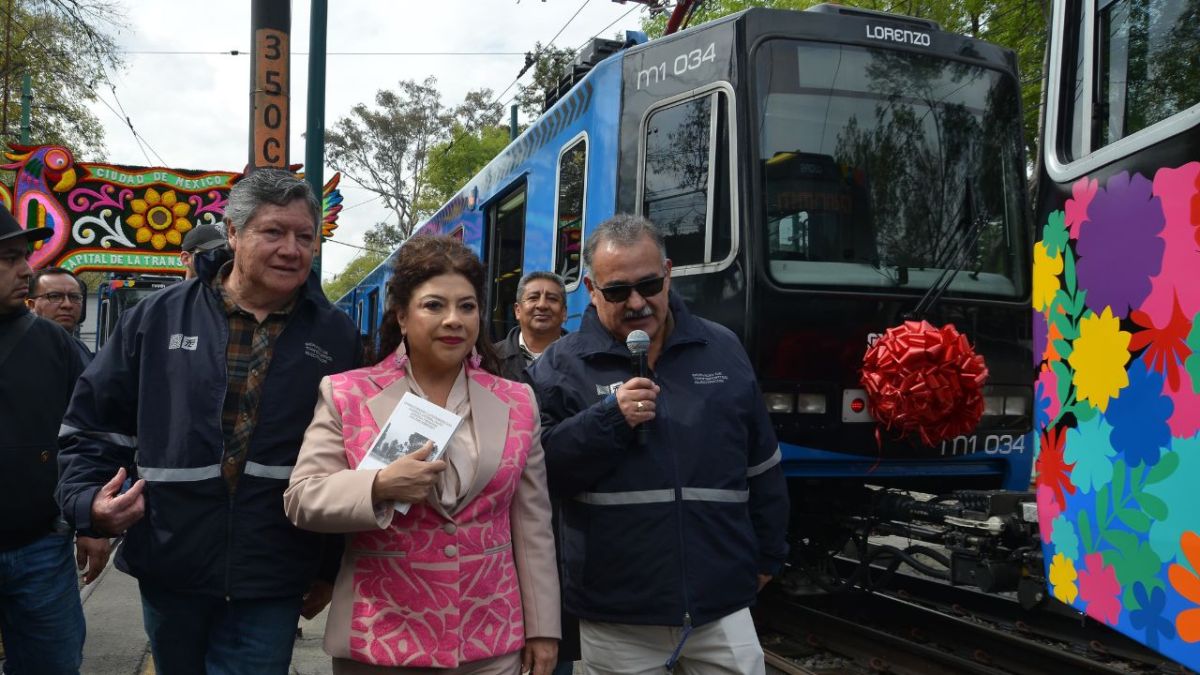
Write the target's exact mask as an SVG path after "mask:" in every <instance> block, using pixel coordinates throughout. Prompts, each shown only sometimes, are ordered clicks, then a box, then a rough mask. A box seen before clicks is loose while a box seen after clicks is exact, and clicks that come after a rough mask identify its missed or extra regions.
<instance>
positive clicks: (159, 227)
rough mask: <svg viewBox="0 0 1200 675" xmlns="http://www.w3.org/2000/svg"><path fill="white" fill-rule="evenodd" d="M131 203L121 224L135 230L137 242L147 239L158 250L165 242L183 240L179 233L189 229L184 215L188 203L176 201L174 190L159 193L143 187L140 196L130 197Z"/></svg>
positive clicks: (186, 211) (141, 242)
mask: <svg viewBox="0 0 1200 675" xmlns="http://www.w3.org/2000/svg"><path fill="white" fill-rule="evenodd" d="M131 206H132V208H133V215H131V216H129V217H128V218H126V219H125V224H126V225H128V226H130V227H132V228H134V229H135V230H137V235H136V239H137V243H139V244H144V243H146V242H150V245H151V246H153V247H154V248H155V250H158V251H161V250H163V248H165V247H166V245H167V244H171V245H173V246H178V245H179V244H180V243H182V242H183V233H184V232H187V231H188V230H190V229H192V223H191V221H189V220H188V219H187V214H188V210H189V209H190V208H191V207H190V206H188V204H187V202H181V201H179V198H178V197H176V196H175V191H174V190H167V191H166V192H163V193H161V194H160V193H159V192H158V190H155V189H154V188H146V193H145V194H144V195H142V198H141V199H135V200H133V203H132V205H131Z"/></svg>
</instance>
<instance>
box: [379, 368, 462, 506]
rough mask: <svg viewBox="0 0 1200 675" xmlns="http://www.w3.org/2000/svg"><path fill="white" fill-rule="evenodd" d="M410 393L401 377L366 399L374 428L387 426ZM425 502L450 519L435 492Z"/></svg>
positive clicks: (406, 380) (405, 378)
mask: <svg viewBox="0 0 1200 675" xmlns="http://www.w3.org/2000/svg"><path fill="white" fill-rule="evenodd" d="M372 381H374V380H372ZM376 384H378V383H376ZM410 391H412V389H410V388H409V386H408V378H407V377H401V378H399V379H398V380H396V381H395V382H393V383H391V384H389V385H388V386H386V387H384V388H383V389H382V390H380V392H379V393H378V394H375V395H374V396H372V397H371V398H369V399H367V409H368V410H370V411H371V417H374V418H375V426H377V427H379V429H380V430H382V429H383V425H385V424H387V421H388V418H389V417H391V416H392V411H394V410H395V409H396V406H398V405H400V399H402V398H404V395H405V394H407V393H408V392H410ZM425 502H426V503H427V504H429V506H430V507H432V508H433V509H434V510H435V511H437V512H438V513H440V514H442V516H443V517H445V518H446V519H449V518H450V514H448V513H446V509H444V508H443V507H442V503H441V502H439V501H438V498H437V492H436V491H431V492H430V493H429V496H428V497H427V498H426V499H425Z"/></svg>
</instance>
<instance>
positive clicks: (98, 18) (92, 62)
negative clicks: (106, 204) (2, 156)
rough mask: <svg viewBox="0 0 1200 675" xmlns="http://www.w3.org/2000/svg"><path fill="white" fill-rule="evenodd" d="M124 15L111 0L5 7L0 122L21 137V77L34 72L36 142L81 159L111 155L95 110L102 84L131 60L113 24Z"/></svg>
mask: <svg viewBox="0 0 1200 675" xmlns="http://www.w3.org/2000/svg"><path fill="white" fill-rule="evenodd" d="M123 19H124V17H123V14H122V11H121V9H120V7H114V6H113V4H112V3H110V2H104V1H103V0H24V1H23V2H20V3H18V2H9V3H8V5H7V7H4V8H3V11H0V86H2V87H3V93H2V95H0V127H2V128H3V133H4V139H5V140H6V141H10V142H15V141H17V140H19V138H20V118H21V112H20V111H21V80H22V79H23V77H24V75H26V74H28V75H30V77H31V79H32V83H33V105H32V114H31V119H30V127H31V128H32V133H31V138H30V140H31V142H33V143H54V144H59V145H63V146H65V147H67V148H70V149H71V150H72V151H74V152H75V153H76V156H77V157H78V158H79V159H103V155H104V129H103V127H102V126H101V124H100V120H99V119H97V117H96V116H95V114H94V113H93V110H94V109H95V107H96V105H95V104H96V101H97V96H96V91H97V89H98V88H99V87H100V85H102V84H107V83H109V73H112V72H116V71H118V70H119V69H120V68H122V67H123V65H124V62H123V59H122V58H121V53H120V51H119V49H118V46H117V44H116V42H115V40H114V39H113V38H112V37H111V33H112V32H113V30H114V29H115V28H116V27H118V26H120V25H121V23H122V21H123Z"/></svg>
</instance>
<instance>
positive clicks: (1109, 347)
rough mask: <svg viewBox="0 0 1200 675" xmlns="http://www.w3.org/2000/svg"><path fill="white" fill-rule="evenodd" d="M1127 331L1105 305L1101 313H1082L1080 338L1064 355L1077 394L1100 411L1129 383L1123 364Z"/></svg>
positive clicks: (1127, 342)
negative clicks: (1073, 378) (1085, 314)
mask: <svg viewBox="0 0 1200 675" xmlns="http://www.w3.org/2000/svg"><path fill="white" fill-rule="evenodd" d="M1129 339H1130V334H1129V333H1127V332H1125V331H1123V330H1121V322H1120V320H1119V319H1117V317H1115V316H1113V314H1112V311H1111V310H1109V308H1107V307H1105V308H1104V312H1103V313H1102V314H1099V315H1096V314H1092V315H1089V316H1085V317H1083V318H1082V319H1080V321H1079V337H1078V338H1076V339H1075V342H1074V343H1073V345H1072V347H1073V351H1072V352H1071V355H1070V356H1069V357H1067V361H1068V362H1069V363H1070V364H1071V368H1073V369H1074V370H1075V380H1074V382H1075V388H1076V391H1077V394H1076V396H1077V397H1078V398H1079V400H1080V401H1088V402H1089V403H1091V404H1092V405H1093V406H1095V407H1096V408H1099V409H1100V412H1104V411H1105V410H1107V409H1108V402H1109V399H1113V398H1116V397H1117V396H1118V395H1119V394H1120V392H1121V389H1123V388H1124V387H1125V386H1126V385H1128V384H1129V377H1128V375H1127V374H1126V373H1125V364H1126V363H1128V362H1129Z"/></svg>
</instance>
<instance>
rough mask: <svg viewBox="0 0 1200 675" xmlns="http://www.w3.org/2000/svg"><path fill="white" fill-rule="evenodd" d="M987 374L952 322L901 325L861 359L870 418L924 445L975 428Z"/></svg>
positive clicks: (977, 356) (887, 334)
mask: <svg viewBox="0 0 1200 675" xmlns="http://www.w3.org/2000/svg"><path fill="white" fill-rule="evenodd" d="M987 376H988V370H987V366H986V365H985V364H984V362H983V357H982V356H980V355H978V354H976V353H975V350H974V349H972V348H971V345H970V343H968V342H967V338H966V336H964V335H963V334H962V333H959V332H958V330H957V329H956V328H955V327H954V325H953V324H946V325H945V326H942V327H941V328H934V327H933V326H932V325H931V324H930V323H929V322H928V321H919V322H918V321H905V322H904V324H903V325H900V326H895V327H892V328H889V329H888V330H887V333H885V334H884V335H883V337H881V338H879V339H878V340H876V341H875V344H874V345H872V346H871V348H870V349H868V350H867V353H866V355H865V356H863V368H862V384H863V387H864V388H865V389H866V390H867V399H868V401H869V402H870V405H871V412H872V413H873V414H874V415H875V419H876V420H878V421H879V423H880V424H882V425H883V427H884V428H886V429H888V430H895V431H898V432H899V433H900V435H901V436H902V437H903V436H908V435H911V434H915V435H917V436H918V437H920V439H921V442H923V443H924V444H925V445H930V446H933V445H938V444H940V443H941V442H942V441H944V440H948V439H951V438H954V437H955V436H961V435H964V434H969V433H971V432H972V431H974V430H975V427H976V426H977V425H978V424H979V419H980V418H981V417H983V383H984V382H986V381H987Z"/></svg>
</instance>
